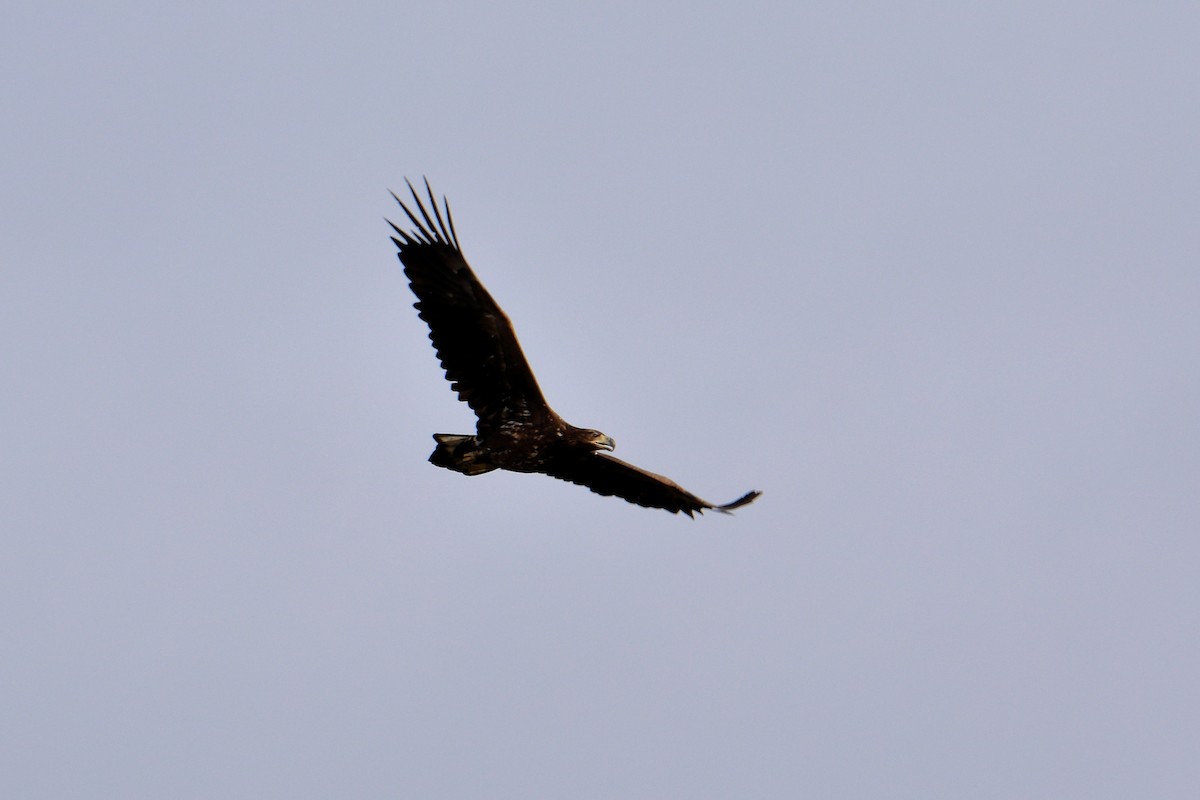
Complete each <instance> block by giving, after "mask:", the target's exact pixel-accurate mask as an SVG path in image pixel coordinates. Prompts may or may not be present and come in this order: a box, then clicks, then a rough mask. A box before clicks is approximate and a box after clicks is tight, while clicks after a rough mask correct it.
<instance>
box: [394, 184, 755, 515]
mask: <svg viewBox="0 0 1200 800" xmlns="http://www.w3.org/2000/svg"><path fill="white" fill-rule="evenodd" d="M405 183H408V190H409V191H410V192H411V193H412V197H413V201H414V202H415V203H416V208H417V210H418V211H419V212H420V214H421V217H420V219H418V218H417V215H416V214H414V213H413V211H412V209H410V208H409V207H408V206H407V205H405V204H404V201H403V200H401V199H400V198H399V197H396V194H395V193H394V192H393V193H392V197H394V198H395V199H396V202H397V203H399V204H400V208H402V209H403V210H404V213H405V215H406V216H407V217H408V219H409V221H410V222H411V223H412V224H413V229H412V230H407V231H406V230H404V229H402V228H400V227H399V226H397V225H396V224H395V223H394V222H392V221H391V220H388V224H389V225H391V226H392V228H394V229H395V231H396V234H397V236H393V237H392V241H393V242H395V243H396V247H397V248H399V250H400V252H399V254H398V255H399V257H400V263H401V264H403V265H404V274H405V275H407V276H408V280H409V285H410V286H411V287H412V290H413V294H415V295H416V296H417V302H416V304H415V306H416V309H417V311H418V312H419V315H420V317H421V319H423V320H425V322H426V323H427V324H428V325H429V338H430V340H431V341H432V342H433V346H434V349H435V350H436V351H437V356H438V360H439V361H441V364H442V367H443V368H444V369H445V370H446V379H447V380H449V381H450V388H451V389H453V390H454V391H455V392H457V393H458V399H459V400H462V401H463V402H465V403H466V404H467V405H469V406H470V407H471V410H472V411H474V412H475V416H476V417H478V421H477V422H476V426H475V435H474V436H469V435H465V434H464V435H458V434H449V433H435V434H434V435H433V438H434V439H435V440H436V441H437V448H436V449H435V450H434V451H433V454H432V455H431V456H430V457H429V460H430V462H432V463H433V464H435V465H436V466H439V467H445V468H446V469H452V470H454V471H455V472H461V473H463V474H464V475H480V474H482V473H484V472H490V471H492V470H494V469H507V470H512V471H513V472H541V473H545V474H546V475H550V476H552V477H554V478H559V479H560V480H564V481H570V482H571V483H577V484H580V485H582V486H586V487H587V488H589V489H591V490H592V491H593V492H596V493H597V494H601V495H616V496H617V497H620V498H623V499H625V500H627V501H629V502H630V503H636V504H637V505H640V506H645V507H647V508H664V509H666V510H667V511H670V512H672V513H678V512H680V511H682V512H684V513H685V514H687V515H688V516H689V517H690V516H692V515H693V513H695V512H703V511H704V510H705V509H715V510H717V511H721V512H724V513H728V512H729V511H730V510H732V509H735V508H738V507H740V506H744V505H746V504H747V503H750V502H752V501H753V500H754V499H755V498H757V497H758V496H759V495H760V494H761V492H757V491H753V492H747V493H746V494H744V495H742V496H741V497H739V498H738V499H737V500H734V501H733V502H731V503H726V504H725V505H714V504H712V503H709V502H707V501H705V500H701V499H700V498H699V497H696V495H694V494H692V493H690V492H688V491H685V490H684V489H683V488H682V487H681V486H679V485H678V484H676V483H675V482H674V481H671V480H669V479H667V478H664V477H663V476H661V475H655V474H654V473H652V472H647V471H646V470H644V469H640V468H638V467H635V466H633V465H632V464H626V463H625V462H624V461H620V460H618V459H616V458H613V457H612V456H610V455H606V454H604V453H602V452H600V451H602V450H613V449H614V448H615V444H614V443H613V440H612V439H611V438H609V437H608V436H605V435H604V434H603V433H601V432H600V431H595V430H590V429H588V428H576V427H575V426H573V425H569V424H567V423H566V422H565V421H564V420H563V419H562V417H560V416H558V414H555V413H554V411H553V410H552V409H551V408H550V406H549V405H547V403H546V400H545V398H544V397H542V391H541V389H539V388H538V384H537V380H536V379H535V378H534V377H533V371H532V370H531V369H530V368H529V363H528V362H527V361H526V360H525V356H524V354H523V353H522V352H521V345H520V344H519V343H518V342H517V335H516V333H515V332H514V331H513V328H512V324H511V323H510V322H509V321H508V317H507V316H505V314H504V312H503V311H502V310H501V309H500V306H498V305H496V301H495V300H493V299H492V296H491V295H490V294H488V292H487V290H486V289H484V288H483V284H481V283H480V282H479V279H478V278H476V277H475V273H473V272H472V271H471V268H470V266H468V265H467V260H466V258H464V257H463V254H462V250H461V248H460V247H459V245H458V234H457V233H456V232H455V230H454V219H453V218H452V217H451V216H450V204H449V202H448V201H447V200H446V199H445V198H442V208H443V209H444V210H445V217H443V216H442V209H439V208H438V204H437V199H436V198H435V197H434V196H433V190H432V189H431V188H430V186H429V181H428V180H426V181H425V190H426V192H427V193H428V194H429V203H430V207H431V208H432V210H433V215H432V216H430V213H429V210H427V209H426V208H425V204H424V203H423V202H422V200H421V197H420V196H419V195H418V194H417V191H416V189H414V188H413V185H412V183H411V182H409V181H407V180H406V181H405Z"/></svg>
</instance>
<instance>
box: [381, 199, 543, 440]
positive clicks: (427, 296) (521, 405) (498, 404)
mask: <svg viewBox="0 0 1200 800" xmlns="http://www.w3.org/2000/svg"><path fill="white" fill-rule="evenodd" d="M408 188H409V191H410V192H412V196H413V200H414V201H416V207H417V210H418V211H419V212H420V214H421V216H420V218H418V217H417V216H416V214H414V213H413V212H412V210H411V209H410V208H409V207H408V206H406V205H405V204H404V201H402V200H401V199H400V198H399V197H396V195H395V194H394V193H393V194H392V197H395V198H396V202H397V203H399V204H400V208H402V209H403V210H404V213H405V214H406V215H407V216H408V219H409V221H410V222H411V223H412V224H413V226H414V227H413V229H412V230H404V229H402V228H400V227H399V226H397V225H396V224H395V223H394V222H391V221H390V220H389V221H388V224H389V225H391V226H392V227H393V228H394V229H395V231H396V233H397V236H393V237H392V241H393V242H395V243H396V247H397V248H399V250H400V252H399V256H400V263H402V264H403V265H404V274H405V275H407V276H408V280H409V285H410V286H411V287H412V290H413V294H415V295H416V296H417V302H416V304H415V306H416V309H417V311H418V312H419V314H420V317H421V319H423V320H425V322H426V324H428V325H429V339H430V340H431V341H432V342H433V346H434V349H435V350H436V351H437V356H438V360H439V361H440V362H441V365H442V368H443V369H445V370H446V379H447V380H448V381H450V388H451V389H453V390H454V391H456V392H457V393H458V399H459V400H462V401H463V402H465V403H466V404H467V405H469V406H470V407H471V410H472V411H474V412H475V415H476V416H477V417H479V419H480V421H481V422H493V421H498V420H500V419H503V418H506V417H507V416H509V415H515V416H518V417H528V416H540V415H544V414H546V413H553V412H551V411H550V410H549V407H548V406H547V405H546V400H545V398H544V397H542V391H541V389H539V388H538V384H537V379H536V378H534V377H533V370H531V369H530V368H529V363H528V362H527V361H526V360H525V355H524V353H522V352H521V345H520V344H519V343H518V342H517V335H516V333H515V332H514V331H513V327H512V323H510V322H509V321H508V317H507V316H506V315H505V314H504V312H503V311H502V310H501V309H500V306H498V305H497V304H496V301H495V300H493V299H492V296H491V295H490V294H488V292H487V290H486V289H484V288H483V284H481V283H480V282H479V279H478V278H476V277H475V273H473V272H472V271H471V267H470V266H469V265H468V264H467V260H466V259H465V258H464V257H463V254H462V250H461V249H459V245H458V236H457V234H456V233H455V231H454V220H453V218H452V217H451V216H450V204H449V203H448V202H446V201H445V200H443V201H442V202H443V206H444V208H445V213H446V216H445V219H443V218H442V211H441V209H439V208H438V204H437V200H436V199H435V198H434V196H433V191H432V189H430V188H429V182H428V181H426V182H425V189H426V191H428V192H429V201H430V204H431V205H432V208H433V216H432V217H431V216H430V213H429V211H428V210H426V208H425V204H424V203H423V202H422V201H421V198H420V197H419V196H418V195H417V192H416V190H415V189H413V186H412V184H411V183H409V184H408Z"/></svg>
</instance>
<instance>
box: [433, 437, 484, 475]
mask: <svg viewBox="0 0 1200 800" xmlns="http://www.w3.org/2000/svg"><path fill="white" fill-rule="evenodd" d="M433 438H434V440H435V441H436V442H437V443H438V445H437V447H436V448H434V451H433V453H432V454H430V456H429V463H430V464H433V465H434V466H437V467H445V468H446V469H452V470H454V471H455V472H461V473H462V474H463V475H482V474H483V473H485V472H491V471H492V470H494V469H496V466H495V465H494V464H492V463H490V462H489V461H488V458H487V452H485V451H484V450H483V449H482V448H481V447H480V446H479V441H478V440H477V439H476V438H475V437H474V436H460V435H458V434H454V433H435V434H434V435H433Z"/></svg>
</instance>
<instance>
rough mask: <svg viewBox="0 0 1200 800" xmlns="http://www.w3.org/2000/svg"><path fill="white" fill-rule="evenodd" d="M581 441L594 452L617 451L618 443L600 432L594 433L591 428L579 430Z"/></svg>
mask: <svg viewBox="0 0 1200 800" xmlns="http://www.w3.org/2000/svg"><path fill="white" fill-rule="evenodd" d="M578 430H579V441H580V442H582V443H583V444H585V445H586V446H588V447H591V448H592V449H593V450H616V449H617V443H616V442H614V441H613V440H612V437H610V436H605V435H604V434H603V433H601V432H600V431H594V430H592V429H591V428H579V429H578Z"/></svg>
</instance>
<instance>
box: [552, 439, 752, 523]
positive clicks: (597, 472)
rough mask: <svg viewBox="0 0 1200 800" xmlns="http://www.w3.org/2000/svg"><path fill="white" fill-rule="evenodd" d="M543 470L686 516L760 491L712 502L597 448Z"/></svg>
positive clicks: (741, 502)
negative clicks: (720, 502) (727, 500)
mask: <svg viewBox="0 0 1200 800" xmlns="http://www.w3.org/2000/svg"><path fill="white" fill-rule="evenodd" d="M542 471H543V472H545V473H546V474H547V475H550V476H552V477H555V478H559V479H561V480H564V481H570V482H571V483H577V484H579V485H580V486H586V487H587V488H589V489H591V490H592V491H593V492H595V493H596V494H602V495H605V496H614V495H615V496H616V497H620V498H622V499H624V500H628V501H629V502H630V503H636V504H637V505H639V506H645V507H646V508H665V509H666V510H667V511H670V512H672V513H678V512H680V511H682V512H683V513H685V514H687V515H688V516H689V517H690V516H692V515H693V514H694V513H696V512H701V513H703V512H704V511H705V510H707V509H712V510H715V511H720V512H722V513H728V512H730V511H732V510H733V509H735V508H740V507H742V506H744V505H746V504H747V503H751V502H753V501H754V500H755V498H757V497H758V496H759V495H760V494H762V492H758V491H754V492H746V494H744V495H742V496H741V497H739V498H738V499H737V500H734V501H733V502H732V503H726V504H725V505H720V506H719V505H715V504H713V503H709V502H708V501H706V500H701V499H700V498H699V497H696V495H694V494H692V493H691V492H689V491H687V490H686V489H684V488H683V487H682V486H680V485H679V484H677V483H675V482H674V481H673V480H671V479H670V478H664V477H663V476H662V475H655V474H654V473H653V472H647V471H646V470H644V469H641V468H640V467H635V466H633V465H632V464H627V463H625V462H624V461H622V460H621V459H619V458H613V457H612V456H609V455H604V454H601V453H597V452H593V453H584V454H581V455H578V456H574V457H571V458H562V459H556V460H554V461H553V462H551V463H549V464H547V465H545V466H544V467H543V469H542Z"/></svg>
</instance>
